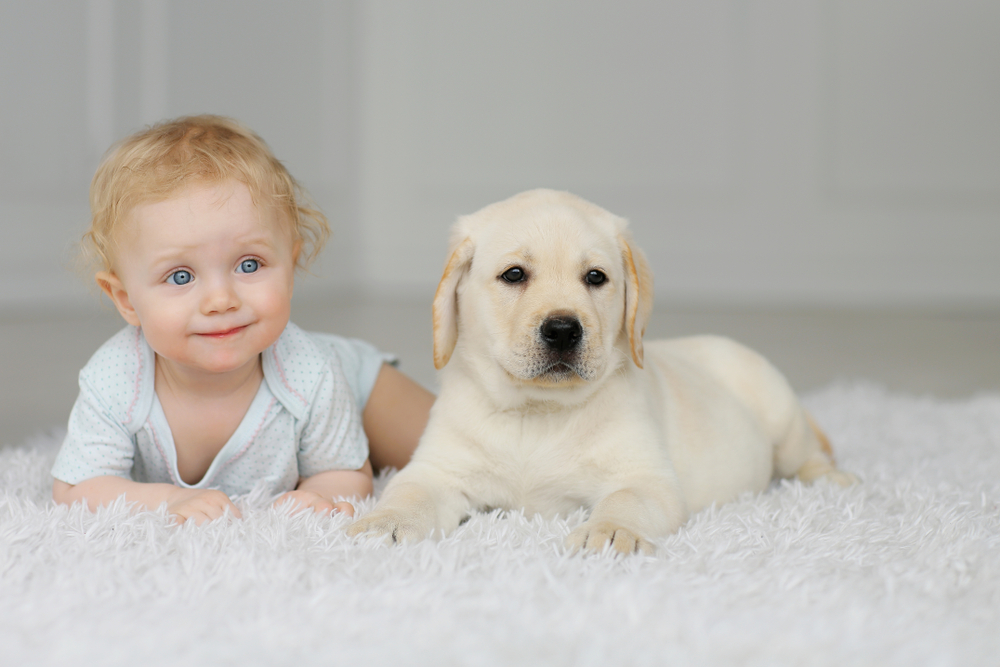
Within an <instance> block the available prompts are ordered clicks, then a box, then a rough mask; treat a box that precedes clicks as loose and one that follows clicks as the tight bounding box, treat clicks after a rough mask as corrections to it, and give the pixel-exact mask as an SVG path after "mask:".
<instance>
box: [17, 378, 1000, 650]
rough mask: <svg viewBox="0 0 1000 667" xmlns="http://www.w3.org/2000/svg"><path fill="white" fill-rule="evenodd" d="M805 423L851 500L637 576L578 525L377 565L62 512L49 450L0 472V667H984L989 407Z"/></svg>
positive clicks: (469, 536)
mask: <svg viewBox="0 0 1000 667" xmlns="http://www.w3.org/2000/svg"><path fill="white" fill-rule="evenodd" d="M806 402H807V405H808V406H809V407H810V409H811V410H812V411H813V413H814V414H815V416H816V418H817V421H819V422H820V423H821V424H822V425H823V426H824V428H825V429H826V430H827V431H828V432H829V434H830V435H831V437H832V439H833V441H834V443H835V447H836V451H837V454H838V457H839V460H840V463H841V466H842V467H843V468H844V469H846V470H850V471H852V472H854V473H856V474H857V475H858V476H859V477H860V478H861V479H862V483H861V484H860V485H858V486H856V487H853V488H850V489H846V490H843V489H840V488H835V487H833V486H831V485H829V484H819V485H816V486H814V487H806V486H803V485H801V484H799V483H797V482H782V483H777V484H774V485H773V486H772V487H771V488H770V489H769V490H768V491H767V492H765V493H763V494H758V495H747V496H745V497H743V498H740V499H739V500H738V501H737V502H733V503H730V504H728V505H724V506H722V507H717V508H713V509H710V510H707V511H704V512H702V513H700V514H698V515H696V516H694V517H693V518H692V519H691V521H690V522H689V523H688V524H687V525H685V526H684V527H683V528H682V529H681V530H680V532H678V533H677V534H676V535H672V536H670V537H668V538H666V539H663V540H661V541H660V543H659V551H658V553H657V554H656V555H655V556H652V557H647V556H639V555H637V556H631V557H628V558H615V557H613V556H612V555H610V554H604V555H597V556H589V557H582V556H571V555H568V554H567V553H565V551H564V550H563V548H562V541H563V538H564V536H565V535H566V534H567V533H568V532H569V531H570V529H571V528H573V527H574V526H576V525H577V524H578V523H579V522H580V521H582V519H583V513H582V512H580V513H577V514H574V515H573V516H570V517H566V518H561V519H557V520H552V521H544V520H541V519H539V518H535V517H526V516H523V515H522V514H521V513H518V512H506V513H503V512H495V513H493V514H488V515H477V516H474V517H473V518H472V519H470V520H469V521H468V522H467V523H465V524H464V525H463V526H462V527H461V528H459V530H458V531H457V532H456V533H455V534H454V535H452V536H450V537H448V538H447V539H443V540H440V541H436V542H434V541H432V542H424V543H421V544H417V545H412V546H386V545H383V544H380V543H375V542H372V541H368V542H365V541H361V542H355V541H353V540H351V539H348V538H347V537H346V536H345V534H344V532H343V527H344V526H345V525H346V524H347V522H348V519H345V518H341V517H333V518H330V517H319V516H315V515H310V514H298V515H289V514H288V513H287V512H284V511H279V510H274V509H271V508H269V507H268V504H267V499H265V498H261V497H255V496H254V495H253V494H251V495H250V496H248V497H246V498H243V499H240V501H239V503H240V505H241V508H242V509H243V513H244V519H243V520H232V521H228V522H227V521H218V522H215V523H213V524H210V525H207V526H203V527H196V526H194V525H184V526H181V527H178V526H175V525H173V524H172V523H171V521H170V520H169V519H168V518H167V517H166V516H165V514H164V513H162V512H139V513H131V512H130V511H129V509H128V508H127V507H126V506H124V505H122V504H117V505H114V506H112V507H109V508H106V509H104V510H102V511H100V512H97V513H96V514H92V513H90V512H87V511H85V510H83V509H82V508H80V507H79V506H77V507H73V508H66V507H57V506H55V505H54V504H53V503H52V501H51V500H50V499H49V489H50V478H49V477H48V469H49V466H50V465H51V462H52V459H53V457H54V456H55V451H56V448H57V446H58V441H59V437H60V434H59V433H50V434H48V435H45V436H42V437H39V438H37V439H36V440H34V441H31V442H28V443H25V444H24V445H22V446H20V447H7V448H4V449H2V450H0V664H3V665H22V664H25V665H27V664H31V665H64V664H84V665H89V664H100V665H134V664H142V665H160V664H180V663H182V662H189V663H192V664H196V665H207V664H220V665H223V664H232V665H241V666H244V665H282V664H287V665H311V664H316V665H329V664H344V665H382V664H397V663H398V664H429V665H450V664H469V665H508V664H538V665H543V664H544V665H605V664H613V665H618V664H627V665H663V664H673V665H776V664H777V665H780V664H787V665H844V664H851V665H858V664H870V665H907V666H910V665H978V664H981V665H988V664H990V665H995V664H998V662H1000V509H998V505H1000V395H987V396H980V397H977V398H973V399H970V400H966V401H962V402H950V403H946V402H942V401H937V400H933V399H929V398H914V397H905V396H899V395H893V394H889V393H887V392H885V391H883V390H881V389H879V388H877V387H874V386H870V385H850V386H847V385H842V386H835V387H831V388H829V389H827V390H825V391H822V392H819V393H814V394H812V395H810V396H809V397H808V398H807V401H806ZM382 483H384V480H380V482H379V485H378V486H381V484H382ZM373 505H374V502H373V501H372V500H369V501H366V502H365V503H363V504H362V505H361V507H360V511H361V512H365V511H368V510H369V509H371V507H372V506H373Z"/></svg>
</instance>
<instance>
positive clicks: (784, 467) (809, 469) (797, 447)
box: [774, 408, 858, 486]
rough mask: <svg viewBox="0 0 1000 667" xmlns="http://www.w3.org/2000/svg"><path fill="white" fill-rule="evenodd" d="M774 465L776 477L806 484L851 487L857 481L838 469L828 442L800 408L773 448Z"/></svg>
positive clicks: (807, 414)
mask: <svg viewBox="0 0 1000 667" xmlns="http://www.w3.org/2000/svg"><path fill="white" fill-rule="evenodd" d="M774 464H775V472H776V473H777V474H778V475H779V476H781V477H792V476H795V477H797V478H799V479H801V480H802V481H803V482H805V483H807V484H810V483H812V482H814V481H816V480H817V479H827V480H829V481H831V482H834V483H835V484H839V485H840V486H850V485H852V484H856V483H857V481H858V478H857V477H855V476H854V475H852V474H851V473H849V472H845V471H843V470H839V469H838V468H837V465H836V463H835V461H834V458H833V449H832V448H831V447H830V440H829V439H828V438H827V437H826V434H825V433H823V431H822V430H820V428H819V426H817V425H816V422H814V421H813V419H812V417H810V416H809V413H807V412H806V411H805V410H803V409H801V408H800V409H799V410H797V411H796V414H795V416H794V417H793V418H792V421H791V423H790V424H789V429H788V432H787V433H786V435H785V437H784V439H783V440H782V441H781V442H779V443H778V445H777V447H775V450H774Z"/></svg>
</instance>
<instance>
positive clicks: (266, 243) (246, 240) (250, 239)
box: [236, 236, 274, 248]
mask: <svg viewBox="0 0 1000 667" xmlns="http://www.w3.org/2000/svg"><path fill="white" fill-rule="evenodd" d="M236 241H237V243H238V244H239V245H241V246H263V247H265V248H273V247H274V241H273V240H272V239H271V238H270V237H268V236H245V237H242V238H238V239H236Z"/></svg>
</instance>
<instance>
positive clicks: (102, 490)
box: [52, 475, 241, 525]
mask: <svg viewBox="0 0 1000 667" xmlns="http://www.w3.org/2000/svg"><path fill="white" fill-rule="evenodd" d="M123 495H124V496H125V500H127V501H128V502H130V503H136V504H138V505H140V506H142V507H144V508H146V509H156V508H157V507H159V506H160V505H162V504H163V503H167V510H168V511H169V512H170V513H171V514H172V515H174V516H176V517H177V518H178V520H179V521H180V522H181V523H184V522H185V521H187V520H188V519H194V521H195V523H197V524H198V525H201V524H203V523H205V522H207V521H212V520H213V519H217V518H219V517H220V516H222V515H223V514H224V513H225V511H226V509H229V511H230V513H231V514H232V515H233V516H235V517H237V518H239V517H240V516H241V515H240V510H239V508H237V507H236V505H234V504H233V502H232V501H231V500H230V499H229V497H228V496H227V495H226V494H225V493H223V492H222V491H217V490H214V489H182V488H181V487H179V486H174V485H173V484H146V483H142V482H133V481H132V480H130V479H124V478H122V477H115V476H114V475H103V476H101V477H92V478H90V479H87V480H84V481H82V482H80V483H79V484H68V483H66V482H63V481H62V480H59V479H57V480H55V481H53V483H52V498H53V500H55V501H56V502H57V503H59V504H62V505H72V504H73V503H75V502H78V501H84V502H86V503H87V506H88V507H89V508H90V510H91V511H94V510H96V509H97V508H98V507H100V506H101V505H107V504H109V503H111V502H112V501H114V500H116V499H117V498H119V497H121V496H123Z"/></svg>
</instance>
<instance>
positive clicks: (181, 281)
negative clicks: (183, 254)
mask: <svg viewBox="0 0 1000 667" xmlns="http://www.w3.org/2000/svg"><path fill="white" fill-rule="evenodd" d="M193 277H194V276H192V275H191V272H190V271H184V270H183V269H182V270H180V271H174V272H173V273H171V274H170V275H169V276H167V282H168V283H170V284H171V285H187V284H188V283H189V282H191V279H192V278H193Z"/></svg>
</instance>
